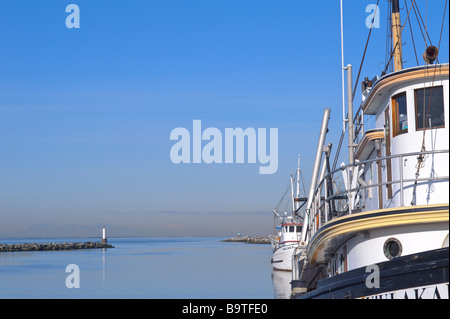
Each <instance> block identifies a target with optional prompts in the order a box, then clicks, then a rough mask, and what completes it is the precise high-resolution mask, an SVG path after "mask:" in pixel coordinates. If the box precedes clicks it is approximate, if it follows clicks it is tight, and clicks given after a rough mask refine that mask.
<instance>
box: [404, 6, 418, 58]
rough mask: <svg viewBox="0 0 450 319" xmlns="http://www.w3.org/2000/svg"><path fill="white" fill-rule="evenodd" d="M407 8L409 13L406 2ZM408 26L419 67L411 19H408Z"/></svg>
mask: <svg viewBox="0 0 450 319" xmlns="http://www.w3.org/2000/svg"><path fill="white" fill-rule="evenodd" d="M405 8H406V11H408V4H407V3H406V0H405ZM408 24H409V31H410V32H411V38H412V43H413V48H414V54H415V57H416V63H417V66H419V59H418V57H417V50H416V42H415V40H414V34H413V30H412V26H411V19H408Z"/></svg>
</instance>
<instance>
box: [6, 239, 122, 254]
mask: <svg viewBox="0 0 450 319" xmlns="http://www.w3.org/2000/svg"><path fill="white" fill-rule="evenodd" d="M97 248H114V246H112V245H109V244H108V243H106V242H105V243H99V242H91V241H88V242H84V243H65V242H64V243H24V244H1V243H0V252H7V251H43V250H72V249H97Z"/></svg>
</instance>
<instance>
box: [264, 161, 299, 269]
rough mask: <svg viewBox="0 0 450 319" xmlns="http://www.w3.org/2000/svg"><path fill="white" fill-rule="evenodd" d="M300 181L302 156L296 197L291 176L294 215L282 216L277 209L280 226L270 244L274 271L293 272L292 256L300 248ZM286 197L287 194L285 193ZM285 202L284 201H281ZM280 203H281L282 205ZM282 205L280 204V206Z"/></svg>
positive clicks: (275, 212) (277, 227) (276, 214)
mask: <svg viewBox="0 0 450 319" xmlns="http://www.w3.org/2000/svg"><path fill="white" fill-rule="evenodd" d="M299 179H300V156H299V160H298V168H297V193H296V196H295V197H294V180H293V177H292V175H291V183H290V189H291V200H292V213H291V215H288V213H287V212H285V213H284V216H280V215H279V214H278V212H277V209H275V210H274V211H273V212H274V214H275V215H274V217H278V221H279V226H276V225H274V227H275V230H276V235H275V234H274V235H270V236H269V239H270V243H271V244H272V250H273V256H272V260H271V263H272V266H273V270H285V271H292V256H293V253H294V250H295V248H296V247H297V246H298V244H299V241H300V237H301V233H302V226H303V223H302V217H300V213H299V211H300V208H301V206H300V204H299V203H300V202H301V201H302V199H301V198H299V191H300V185H299ZM287 191H288V189H287V190H286V192H287ZM285 195H286V193H285ZM281 201H283V199H282V200H281ZM281 201H280V203H281ZM279 205H280V204H279Z"/></svg>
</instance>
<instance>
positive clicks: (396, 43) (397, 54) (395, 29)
mask: <svg viewBox="0 0 450 319" xmlns="http://www.w3.org/2000/svg"><path fill="white" fill-rule="evenodd" d="M401 27H402V26H401V21H400V5H399V0H392V47H393V48H394V70H395V71H399V70H401V69H403V61H402V59H403V58H402V32H401V31H402V30H401Z"/></svg>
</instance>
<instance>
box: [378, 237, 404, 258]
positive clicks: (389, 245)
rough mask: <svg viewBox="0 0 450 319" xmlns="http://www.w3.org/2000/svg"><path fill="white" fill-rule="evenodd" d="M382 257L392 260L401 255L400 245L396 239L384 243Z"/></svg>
mask: <svg viewBox="0 0 450 319" xmlns="http://www.w3.org/2000/svg"><path fill="white" fill-rule="evenodd" d="M383 251H384V255H385V256H386V257H387V259H393V258H395V257H399V256H401V255H402V244H401V243H400V241H399V240H398V239H396V238H389V239H388V240H386V242H385V243H384V247H383Z"/></svg>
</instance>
